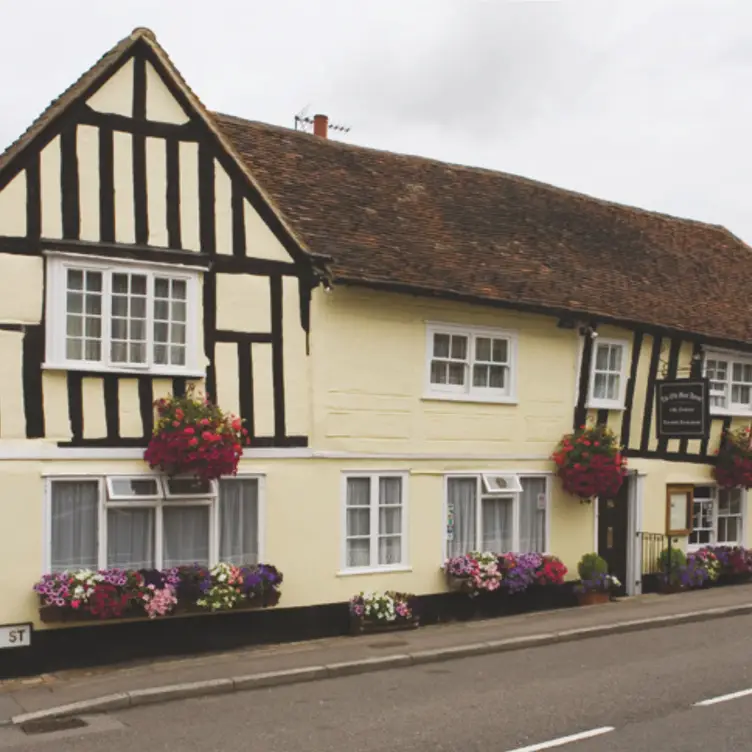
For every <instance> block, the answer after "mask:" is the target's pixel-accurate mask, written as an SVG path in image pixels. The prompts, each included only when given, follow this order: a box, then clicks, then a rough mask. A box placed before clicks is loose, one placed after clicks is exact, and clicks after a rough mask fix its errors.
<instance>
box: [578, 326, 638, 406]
mask: <svg viewBox="0 0 752 752" xmlns="http://www.w3.org/2000/svg"><path fill="white" fill-rule="evenodd" d="M628 344H629V343H627V342H626V341H624V340H619V339H604V338H601V337H599V338H598V339H596V340H595V342H594V343H593V359H592V363H591V366H590V393H589V396H588V407H591V408H601V409H604V408H605V409H608V410H621V409H623V408H624V396H625V394H626V389H627V352H628Z"/></svg>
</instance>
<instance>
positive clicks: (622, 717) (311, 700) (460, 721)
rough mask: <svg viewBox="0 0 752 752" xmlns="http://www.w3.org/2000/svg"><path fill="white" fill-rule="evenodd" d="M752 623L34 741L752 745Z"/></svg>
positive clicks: (415, 674) (349, 682)
mask: <svg viewBox="0 0 752 752" xmlns="http://www.w3.org/2000/svg"><path fill="white" fill-rule="evenodd" d="M750 635H752V616H740V617H735V618H731V619H725V620H720V621H713V622H705V623H701V624H693V625H684V626H679V627H671V628H666V629H661V630H651V631H647V632H639V633H634V634H627V635H619V636H612V637H607V638H598V639H591V640H585V641H582V642H575V643H570V644H560V645H555V646H551V647H546V648H537V649H533V650H527V651H520V652H517V653H506V654H504V653H502V654H498V655H493V656H487V657H479V658H469V659H464V660H458V661H452V662H448V663H443V664H433V665H428V666H425V667H414V668H406V669H398V670H393V671H386V672H382V673H374V674H370V675H364V676H356V677H349V678H343V679H331V680H327V681H322V682H316V683H311V684H304V685H298V686H290V687H277V688H273V689H269V690H261V691H254V692H245V693H238V694H234V695H224V696H217V697H208V698H205V699H200V700H187V701H183V702H176V703H170V704H166V705H155V706H151V707H144V708H136V709H133V710H128V711H123V712H120V713H115V714H113V715H112V716H109V717H107V718H106V719H100V720H99V721H98V727H96V728H92V729H90V730H88V731H87V732H86V733H80V732H78V731H73V732H68V733H69V734H70V735H68V736H62V735H58V734H57V733H55V734H48V735H40V736H34V737H31V736H24V735H22V734H21V733H20V732H19V731H18V730H15V729H14V730H10V729H0V749H5V748H14V747H16V748H21V749H23V748H25V749H34V750H40V752H44V751H45V750H50V751H51V750H52V749H53V748H54V750H55V752H126V751H127V752H133V750H138V749H143V750H150V751H151V750H169V751H170V752H172V751H173V750H174V751H175V752H194V751H195V752H209V750H221V751H222V752H234V750H239V751H240V750H242V752H326V751H328V750H332V751H333V752H345V750H346V751H347V752H371V751H373V752H376V751H377V750H378V752H390V751H391V750H400V752H444V751H447V752H449V751H451V752H455V751H457V752H460V751H461V752H474V751H475V750H479V751H480V750H483V752H512V751H515V752H516V751H517V750H526V752H527V749H528V748H529V749H530V750H537V749H546V747H538V746H537V745H540V744H545V743H547V742H554V741H558V740H561V739H562V737H567V736H570V735H577V734H583V733H587V732H590V731H593V730H597V729H604V728H605V729H613V730H609V731H606V732H604V733H602V734H601V735H599V736H596V737H593V738H591V739H585V740H581V741H574V742H572V743H569V744H566V745H564V746H557V747H550V748H554V749H562V750H564V751H565V752H640V751H641V750H646V752H648V751H649V752H654V751H655V750H660V752H674V750H676V751H679V750H681V751H682V752H692V751H694V750H698V751H699V750H703V751H704V750H707V749H713V750H715V751H718V752H722V751H725V750H752V694H749V695H747V696H742V697H737V698H735V699H731V700H728V701H724V702H718V703H717V704H713V705H707V706H701V707H696V706H695V704H696V703H698V702H700V701H706V700H708V699H712V698H717V697H718V696H721V695H726V694H729V693H736V692H739V691H742V690H746V689H750V690H752V647H751V646H752V639H751V638H750Z"/></svg>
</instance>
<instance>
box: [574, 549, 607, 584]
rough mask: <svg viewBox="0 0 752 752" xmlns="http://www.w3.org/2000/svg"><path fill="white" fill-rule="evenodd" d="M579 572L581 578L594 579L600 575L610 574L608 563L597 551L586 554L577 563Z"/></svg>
mask: <svg viewBox="0 0 752 752" xmlns="http://www.w3.org/2000/svg"><path fill="white" fill-rule="evenodd" d="M577 574H579V575H580V579H581V580H592V579H594V578H595V577H597V576H598V575H606V574H608V564H607V563H606V560H605V559H604V558H603V557H602V556H598V554H596V553H591V554H584V555H583V557H582V558H581V559H580V562H579V564H578V565H577Z"/></svg>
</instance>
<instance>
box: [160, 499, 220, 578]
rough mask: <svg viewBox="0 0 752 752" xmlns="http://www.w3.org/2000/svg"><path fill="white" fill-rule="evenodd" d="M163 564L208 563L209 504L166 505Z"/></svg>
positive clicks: (171, 565) (175, 565)
mask: <svg viewBox="0 0 752 752" xmlns="http://www.w3.org/2000/svg"><path fill="white" fill-rule="evenodd" d="M163 527H164V567H165V568H167V569H169V568H170V567H179V566H181V565H183V564H203V565H205V566H206V565H208V564H209V507H207V506H195V507H179V506H171V505H170V506H167V505H166V506H165V508H164V512H163Z"/></svg>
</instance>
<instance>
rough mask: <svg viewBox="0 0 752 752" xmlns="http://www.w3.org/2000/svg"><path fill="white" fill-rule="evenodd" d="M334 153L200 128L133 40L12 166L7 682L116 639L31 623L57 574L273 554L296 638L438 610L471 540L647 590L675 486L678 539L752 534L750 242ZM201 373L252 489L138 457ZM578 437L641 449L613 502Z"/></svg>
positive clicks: (6, 358)
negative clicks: (13, 640)
mask: <svg viewBox="0 0 752 752" xmlns="http://www.w3.org/2000/svg"><path fill="white" fill-rule="evenodd" d="M326 136H327V133H326V119H325V118H323V117H320V116H319V117H317V122H316V132H315V134H307V133H303V132H297V131H292V130H288V129H285V128H279V127H276V126H270V125H266V124H261V123H256V122H252V121H249V120H244V119H242V118H238V117H233V116H229V115H222V114H219V113H215V112H211V111H209V110H207V108H206V107H205V106H204V105H203V104H202V102H201V101H200V100H199V99H198V97H197V96H196V94H194V92H193V91H192V90H191V89H190V88H189V86H188V85H187V84H186V82H185V81H184V80H183V79H182V77H181V76H180V74H179V73H178V71H177V70H176V68H175V66H174V65H173V63H172V62H171V60H170V59H169V58H168V57H167V55H166V53H165V52H164V50H162V48H161V47H160V46H159V45H158V44H157V42H156V39H155V37H154V35H153V33H152V32H150V31H149V30H147V29H136V30H135V31H134V32H133V33H132V34H131V35H129V36H128V37H127V38H125V39H124V40H123V41H121V42H120V43H119V44H117V45H116V46H115V47H114V48H113V49H112V50H111V51H110V52H108V53H107V54H106V55H105V56H104V57H103V58H102V59H101V60H100V61H99V62H97V63H96V64H95V65H94V66H93V67H92V68H91V69H90V70H89V71H88V72H87V73H85V74H84V75H83V76H82V77H81V79H80V80H79V81H77V82H76V83H75V84H74V85H73V86H71V87H70V88H69V89H68V90H67V91H66V92H65V93H63V94H62V95H61V96H60V97H59V98H58V99H57V100H55V101H54V102H53V103H52V104H51V105H50V106H49V107H48V108H47V109H46V110H45V111H44V112H43V114H42V115H41V116H40V117H39V118H38V119H37V120H36V121H35V122H34V123H33V124H32V125H31V127H30V128H29V129H28V130H27V131H26V132H25V133H24V134H23V135H21V137H20V138H19V139H18V140H17V141H15V142H14V143H13V144H11V146H10V147H9V148H8V149H7V150H6V152H5V153H4V154H3V155H2V156H1V157H0V481H1V482H0V509H1V510H2V514H3V517H2V520H3V524H2V526H0V595H1V596H2V598H1V599H0V624H14V623H25V622H32V623H33V624H34V626H35V628H37V629H36V631H35V632H34V645H36V646H40V647H39V650H40V651H41V652H40V653H39V655H41V656H42V657H41V658H38V659H35V660H36V662H34V661H31V662H28V661H27V662H26V663H25V664H24V666H25V667H26V668H23V669H22V668H18V667H17V668H16V669H10V668H9V669H7V671H8V672H12V671H13V670H18V671H21V670H27V668H28V666H34V667H36V668H37V669H38V668H39V667H40V666H49V665H51V664H50V661H51V660H52V658H51V657H50V656H51V655H52V650H53V648H55V649H57V648H59V646H60V645H68V647H69V652H70V649H72V648H70V646H71V645H74V644H78V645H80V644H83V642H82V641H91V640H93V639H94V638H93V637H92V632H91V628H89V627H80V626H79V627H74V628H66V629H54V630H51V629H48V628H45V626H44V625H42V624H40V623H39V621H38V618H37V606H38V603H37V600H36V599H35V596H34V594H33V593H32V590H31V587H32V585H33V583H34V582H35V581H36V580H37V579H38V578H39V577H40V575H41V574H42V573H43V572H46V571H59V570H65V569H81V568H92V569H96V568H107V567H124V568H152V567H156V568H162V567H168V566H175V565H179V564H183V563H191V562H201V563H203V564H208V565H211V564H214V563H216V562H218V561H232V562H236V563H253V562H256V561H260V560H263V561H268V562H271V563H274V564H275V565H277V566H278V567H279V568H280V569H281V570H282V571H283V573H284V575H285V582H284V594H283V600H282V603H281V604H280V606H279V607H278V609H276V615H279V619H280V621H279V622H278V623H279V624H282V623H284V624H285V627H284V629H285V630H287V631H288V632H289V634H301V633H303V632H304V630H302V627H301V625H306V628H307V629H309V632H306V633H314V632H315V633H321V632H325V631H326V630H327V629H329V630H330V631H337V630H338V629H340V626H341V624H342V618H341V617H342V614H343V613H346V611H344V612H343V610H342V609H343V608H344V605H343V604H344V603H345V602H346V601H347V599H348V598H349V597H350V596H351V595H353V594H354V593H356V592H359V591H361V590H387V589H393V590H398V591H403V592H404V591H407V592H413V593H416V594H418V595H425V594H431V593H439V592H442V591H443V590H444V589H445V584H444V580H443V576H442V572H441V565H442V563H443V561H444V558H445V557H446V556H447V555H453V554H456V553H460V552H465V551H467V550H478V549H486V550H498V551H510V550H512V551H541V552H543V551H549V552H552V553H555V554H557V555H559V556H561V557H562V558H563V560H564V561H565V563H566V564H567V566H568V567H569V568H570V570H574V568H575V565H576V563H577V560H578V559H579V557H580V556H581V555H582V554H583V553H586V552H588V551H591V550H599V551H600V552H601V553H603V554H604V555H605V556H606V558H607V559H608V560H609V563H610V564H611V565H612V568H613V569H614V571H616V572H618V573H619V574H620V575H621V576H622V577H624V579H625V582H626V585H627V590H628V591H629V592H637V591H638V590H639V584H640V575H641V573H642V569H641V558H642V552H643V543H642V541H643V539H644V537H645V536H650V535H653V534H654V535H656V536H660V538H661V540H662V536H663V534H664V533H665V526H666V495H667V493H670V491H671V489H672V488H673V487H674V486H676V485H679V486H681V487H682V488H683V489H689V492H690V493H691V494H692V498H693V502H692V504H693V507H692V508H693V512H694V520H693V525H692V530H691V532H690V534H689V535H688V536H686V537H685V538H684V539H683V541H682V545H685V546H692V545H700V544H702V543H707V542H719V543H746V542H748V541H749V540H751V539H752V532H751V531H752V525H749V524H748V519H747V502H746V495H745V494H744V493H743V492H741V491H739V492H736V491H734V492H727V491H720V490H719V489H717V488H716V487H715V485H714V483H713V480H712V473H711V469H712V464H713V458H714V452H715V451H716V450H717V448H718V446H719V442H720V440H721V433H722V430H723V429H724V428H728V427H731V426H732V425H733V426H737V425H741V424H743V422H745V421H748V420H750V419H751V418H752V316H750V315H749V313H748V312H747V311H746V309H745V307H744V305H743V303H742V301H743V300H744V299H745V292H746V280H747V277H748V276H749V273H750V272H752V257H751V256H750V250H749V248H748V247H747V246H746V245H744V244H743V243H742V242H741V241H740V240H738V239H737V238H735V237H734V236H733V235H731V234H730V233H729V232H728V231H726V230H725V229H723V228H721V227H717V226H711V225H707V224H703V223H699V222H693V221H689V220H683V219H677V218H674V217H668V216H665V215H661V214H656V213H652V212H647V211H642V210H638V209H634V208H631V207H625V206H620V205H616V204H613V203H609V202H605V201H600V200H597V199H593V198H590V197H587V196H583V195H580V194H575V193H572V192H568V191H564V190H561V189H558V188H554V187H552V186H548V185H543V184H540V183H536V182H533V181H529V180H525V179H522V178H518V177H515V176H511V175H507V174H504V173H499V172H492V171H489V170H481V169H476V168H468V167H462V166H457V165H451V164H446V163H442V162H437V161H432V160H428V159H423V158H418V157H411V156H404V155H398V154H391V153H385V152H379V151H375V150H371V149H365V148H361V147H355V146H350V145H346V144H342V143H337V142H335V141H332V140H331V139H329V138H327V137H326ZM678 376H687V377H689V376H692V377H695V378H698V379H701V378H703V377H705V378H707V379H709V380H710V393H711V408H710V410H711V415H710V418H711V423H712V426H711V430H710V432H709V433H708V435H707V437H706V438H704V439H666V438H660V439H659V438H656V435H657V434H656V430H655V426H656V420H657V417H656V414H655V404H656V403H655V390H656V382H657V381H658V380H660V379H664V378H675V377H678ZM189 384H195V385H197V388H199V389H200V390H203V391H205V392H206V393H207V394H208V395H209V396H210V397H211V398H212V399H213V400H216V401H217V402H218V403H219V404H220V405H221V406H222V407H223V408H225V409H226V410H229V411H231V412H233V413H235V414H237V415H239V416H240V417H241V418H242V419H243V420H244V421H245V425H246V427H247V428H248V430H249V432H250V437H251V445H250V447H249V448H248V449H247V450H246V451H245V453H244V456H243V458H242V459H241V462H240V467H239V472H238V475H237V477H233V478H227V479H222V480H220V481H219V483H217V484H206V485H202V484H193V483H189V484H187V485H186V484H185V483H183V482H181V481H180V480H179V479H177V480H176V479H169V478H161V477H160V476H159V475H158V474H156V473H153V472H151V471H150V470H149V469H148V467H147V466H146V464H145V463H144V461H143V450H144V447H145V446H146V444H147V442H148V440H149V437H150V436H151V434H152V429H153V425H154V413H153V407H152V405H153V402H154V400H155V399H157V398H159V397H161V396H164V395H167V394H170V393H172V394H181V393H183V392H184V391H185V390H186V388H187V387H188V385H189ZM588 418H590V419H591V420H595V421H598V422H600V423H606V424H608V425H609V426H610V427H612V428H613V429H614V430H615V431H616V433H617V434H618V435H619V436H620V437H621V441H622V443H623V445H624V447H625V448H626V455H627V457H628V460H629V468H630V475H629V479H628V482H627V484H626V485H625V486H624V492H623V493H622V495H621V496H620V498H619V499H617V500H612V501H609V502H608V503H606V504H601V505H598V504H596V505H582V504H580V503H578V500H577V499H572V498H571V497H569V496H567V495H566V494H565V493H564V492H563V491H562V489H561V488H560V486H559V485H558V483H557V482H556V481H555V478H554V475H553V469H554V468H553V464H552V462H551V460H550V457H551V453H552V450H553V449H554V447H555V445H556V443H557V441H558V440H559V438H560V437H561V436H562V434H564V433H565V432H567V431H568V430H571V428H572V426H573V424H574V425H579V424H581V423H582V422H584V421H585V420H586V419H588ZM599 507H600V508H599ZM312 607H319V608H323V609H324V611H321V612H320V613H326V614H328V616H327V617H326V619H329V621H328V622H327V624H329V626H328V627H326V628H325V627H323V626H321V625H322V624H323V622H324V621H326V619H323V617H322V619H321V620H318V621H316V622H315V623H316V624H318V626H317V627H316V628H314V627H313V626H311V625H313V624H314V621H315V620H313V616H312V615H311V614H313V613H314V611H313V610H309V611H305V610H303V609H312ZM326 609H329V610H328V611H327V610H326ZM317 613H318V612H317ZM332 614H333V615H334V616H332ZM285 615H286V616H285ZM241 616H242V615H238V617H237V618H241ZM266 616H268V615H266ZM330 616H332V618H331V619H330V618H329V617H330ZM225 618H230V617H216V619H215V620H214V617H212V619H213V620H208V621H207V620H203V621H202V620H199V621H201V626H200V627H195V626H194V627H192V628H191V629H193V631H190V638H186V640H188V641H189V642H190V641H191V640H192V641H193V642H192V643H191V644H194V643H195V642H196V641H197V640H199V635H205V634H207V633H212V631H215V632H217V631H219V630H220V627H219V626H218V625H219V623H220V621H221V620H222V619H225ZM232 618H235V616H234V615H232ZM242 618H245V617H244V616H243V617H242ZM265 618H266V617H265ZM269 618H271V617H269ZM175 621H182V622H186V623H188V622H191V623H194V622H195V619H193V620H192V619H191V618H188V617H186V618H185V619H182V620H178V619H176V620H175ZM257 623H261V622H257ZM298 627H301V628H298ZM147 628H149V629H151V628H153V629H154V630H156V629H158V628H159V629H161V627H156V626H153V625H151V624H142V623H138V624H131V625H127V624H116V625H114V626H112V627H108V628H106V629H104V630H99V631H97V633H96V634H97V640H98V641H99V642H100V643H102V644H103V645H104V647H103V648H102V650H103V651H104V652H105V653H106V652H107V651H108V650H110V651H112V650H114V647H113V646H114V641H115V637H114V635H117V641H118V645H120V646H121V647H122V645H124V644H126V643H127V644H129V645H130V646H131V647H133V645H134V644H140V643H139V635H140V636H141V637H145V635H147V632H146V631H145V630H146V629H147ZM275 628H276V627H275ZM288 628H289V629H288ZM296 629H297V631H296ZM87 630H89V631H87ZM110 630H112V631H110ZM128 630H130V631H128ZM139 630H141V631H139ZM229 632H230V633H232V635H233V639H234V640H235V641H236V642H237V641H238V640H240V641H242V639H241V638H240V637H239V630H238V629H237V627H235V628H230V630H229ZM74 633H75V634H77V635H78V637H76V638H74V637H72V636H71V635H73V634H74ZM148 634H150V635H153V634H156V632H149V633H148ZM159 634H161V635H162V636H163V637H164V636H165V635H168V636H167V637H166V638H165V639H167V640H168V641H169V640H170V639H172V638H173V637H174V633H170V632H168V631H165V630H162V631H161V632H160V633H159ZM65 635H68V636H65ZM82 635H83V636H82ZM103 635H104V636H103ZM108 635H110V636H109V637H108ZM246 637H247V639H252V634H248V635H246ZM76 639H78V640H79V642H78V643H76V642H75V640H76ZM65 640H68V642H67V643H66V642H65ZM176 644H177V643H176ZM181 644H183V645H184V644H185V641H184V642H183V643H181ZM202 644H203V643H202ZM212 644H214V643H212ZM144 649H146V648H145V647H144ZM134 650H135V648H134ZM8 652H9V653H10V652H12V651H8ZM53 662H54V661H53ZM21 663H23V661H21V659H18V661H16V664H17V666H20V665H21ZM6 665H8V666H10V665H11V662H8V663H7V664H6ZM14 665H15V664H14Z"/></svg>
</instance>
